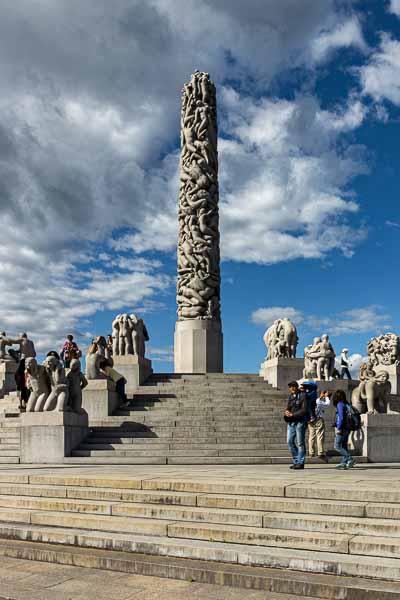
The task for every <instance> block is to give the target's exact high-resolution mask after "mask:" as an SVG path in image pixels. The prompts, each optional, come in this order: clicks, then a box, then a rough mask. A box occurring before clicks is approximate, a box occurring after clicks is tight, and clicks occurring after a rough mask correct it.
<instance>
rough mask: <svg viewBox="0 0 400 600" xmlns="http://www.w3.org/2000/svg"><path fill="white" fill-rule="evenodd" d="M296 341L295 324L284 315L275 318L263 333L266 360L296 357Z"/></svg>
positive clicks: (297, 339)
mask: <svg viewBox="0 0 400 600" xmlns="http://www.w3.org/2000/svg"><path fill="white" fill-rule="evenodd" d="M298 341H299V338H298V336H297V329H296V325H295V324H294V323H292V321H291V320H290V319H287V318H286V317H285V318H283V319H277V320H276V321H274V322H273V323H272V325H271V327H269V328H268V329H267V331H266V332H265V334H264V343H265V345H266V346H267V351H268V352H267V357H266V360H270V359H272V358H296V351H297V344H298Z"/></svg>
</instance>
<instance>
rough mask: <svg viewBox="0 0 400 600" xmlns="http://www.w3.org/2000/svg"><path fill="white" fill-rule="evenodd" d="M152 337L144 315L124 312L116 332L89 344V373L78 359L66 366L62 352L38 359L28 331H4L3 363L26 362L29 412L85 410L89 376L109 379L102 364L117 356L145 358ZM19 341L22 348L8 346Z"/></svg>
mask: <svg viewBox="0 0 400 600" xmlns="http://www.w3.org/2000/svg"><path fill="white" fill-rule="evenodd" d="M148 340H149V334H148V332H147V328H146V325H145V324H144V321H143V319H141V318H139V317H138V316H137V315H135V314H131V315H128V314H120V315H117V316H116V317H115V319H114V320H113V323H112V336H108V338H107V339H106V338H105V337H104V336H101V335H99V336H96V337H95V338H94V339H93V340H92V343H91V345H90V346H89V350H88V353H87V355H86V371H85V375H84V374H83V373H82V372H81V363H80V360H78V359H72V360H71V361H70V366H69V369H65V367H64V366H63V363H62V361H61V360H60V358H59V356H58V353H57V352H55V351H51V352H49V353H48V355H47V357H46V358H45V360H44V361H43V363H42V364H39V363H38V362H37V360H36V350H35V346H34V343H33V342H32V340H30V339H29V338H28V336H27V334H26V333H21V334H20V335H19V336H18V337H15V338H12V337H10V336H7V335H6V333H5V332H4V331H3V332H1V333H0V363H1V362H9V361H10V362H17V363H18V364H19V365H20V366H22V374H23V376H24V377H25V382H26V387H27V388H28V390H29V392H30V393H29V399H28V402H27V405H26V411H27V412H41V411H51V410H56V411H68V410H71V411H74V412H78V413H80V412H82V390H83V389H84V388H85V387H86V386H87V385H88V380H91V379H105V378H106V377H107V376H106V374H105V373H104V371H102V369H101V366H102V365H104V363H105V364H107V365H108V366H110V367H112V366H113V364H114V361H113V357H118V356H126V355H129V354H130V355H137V356H139V357H142V358H144V356H145V351H146V348H145V343H146V341H148ZM14 344H19V350H18V351H17V350H13V349H8V351H7V347H11V346H13V345H14Z"/></svg>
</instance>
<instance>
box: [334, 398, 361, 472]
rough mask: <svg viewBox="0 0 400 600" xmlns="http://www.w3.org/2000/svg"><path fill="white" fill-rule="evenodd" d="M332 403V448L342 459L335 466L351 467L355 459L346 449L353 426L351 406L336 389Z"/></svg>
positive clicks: (339, 467) (340, 467)
mask: <svg viewBox="0 0 400 600" xmlns="http://www.w3.org/2000/svg"><path fill="white" fill-rule="evenodd" d="M332 404H333V406H334V407H335V408H336V418H335V446H334V448H335V450H336V451H337V452H339V454H341V455H342V460H341V461H340V463H339V464H338V465H337V466H336V468H337V469H351V468H352V467H354V465H355V460H354V458H353V457H352V455H351V454H350V452H349V450H348V441H349V435H350V431H352V430H353V427H352V426H350V421H351V413H352V406H351V404H349V402H348V401H347V398H346V394H345V393H344V391H343V390H337V392H335V393H334V395H333V399H332Z"/></svg>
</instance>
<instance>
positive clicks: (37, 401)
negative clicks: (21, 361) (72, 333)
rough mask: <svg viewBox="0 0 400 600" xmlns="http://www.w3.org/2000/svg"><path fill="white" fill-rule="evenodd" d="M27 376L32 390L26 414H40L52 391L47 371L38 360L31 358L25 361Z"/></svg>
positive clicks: (28, 385) (29, 387) (27, 381)
mask: <svg viewBox="0 0 400 600" xmlns="http://www.w3.org/2000/svg"><path fill="white" fill-rule="evenodd" d="M25 376H26V384H27V387H28V389H29V390H30V395H29V399H28V403H27V405H26V412H40V411H42V410H43V408H44V405H45V403H46V400H47V398H48V396H49V394H50V391H51V386H50V379H49V374H48V372H47V369H46V367H45V366H43V365H38V363H37V360H36V358H33V357H29V358H27V359H26V361H25Z"/></svg>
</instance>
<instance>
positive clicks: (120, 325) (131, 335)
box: [113, 313, 149, 358]
mask: <svg viewBox="0 0 400 600" xmlns="http://www.w3.org/2000/svg"><path fill="white" fill-rule="evenodd" d="M148 340H149V334H148V331H147V328H146V325H145V324H144V321H143V319H141V318H139V317H138V316H137V315H135V314H133V313H132V314H131V315H128V314H122V315H117V316H116V317H115V319H114V321H113V356H114V357H115V356H126V355H137V356H140V357H142V358H144V356H145V351H146V348H145V342H147V341H148Z"/></svg>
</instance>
